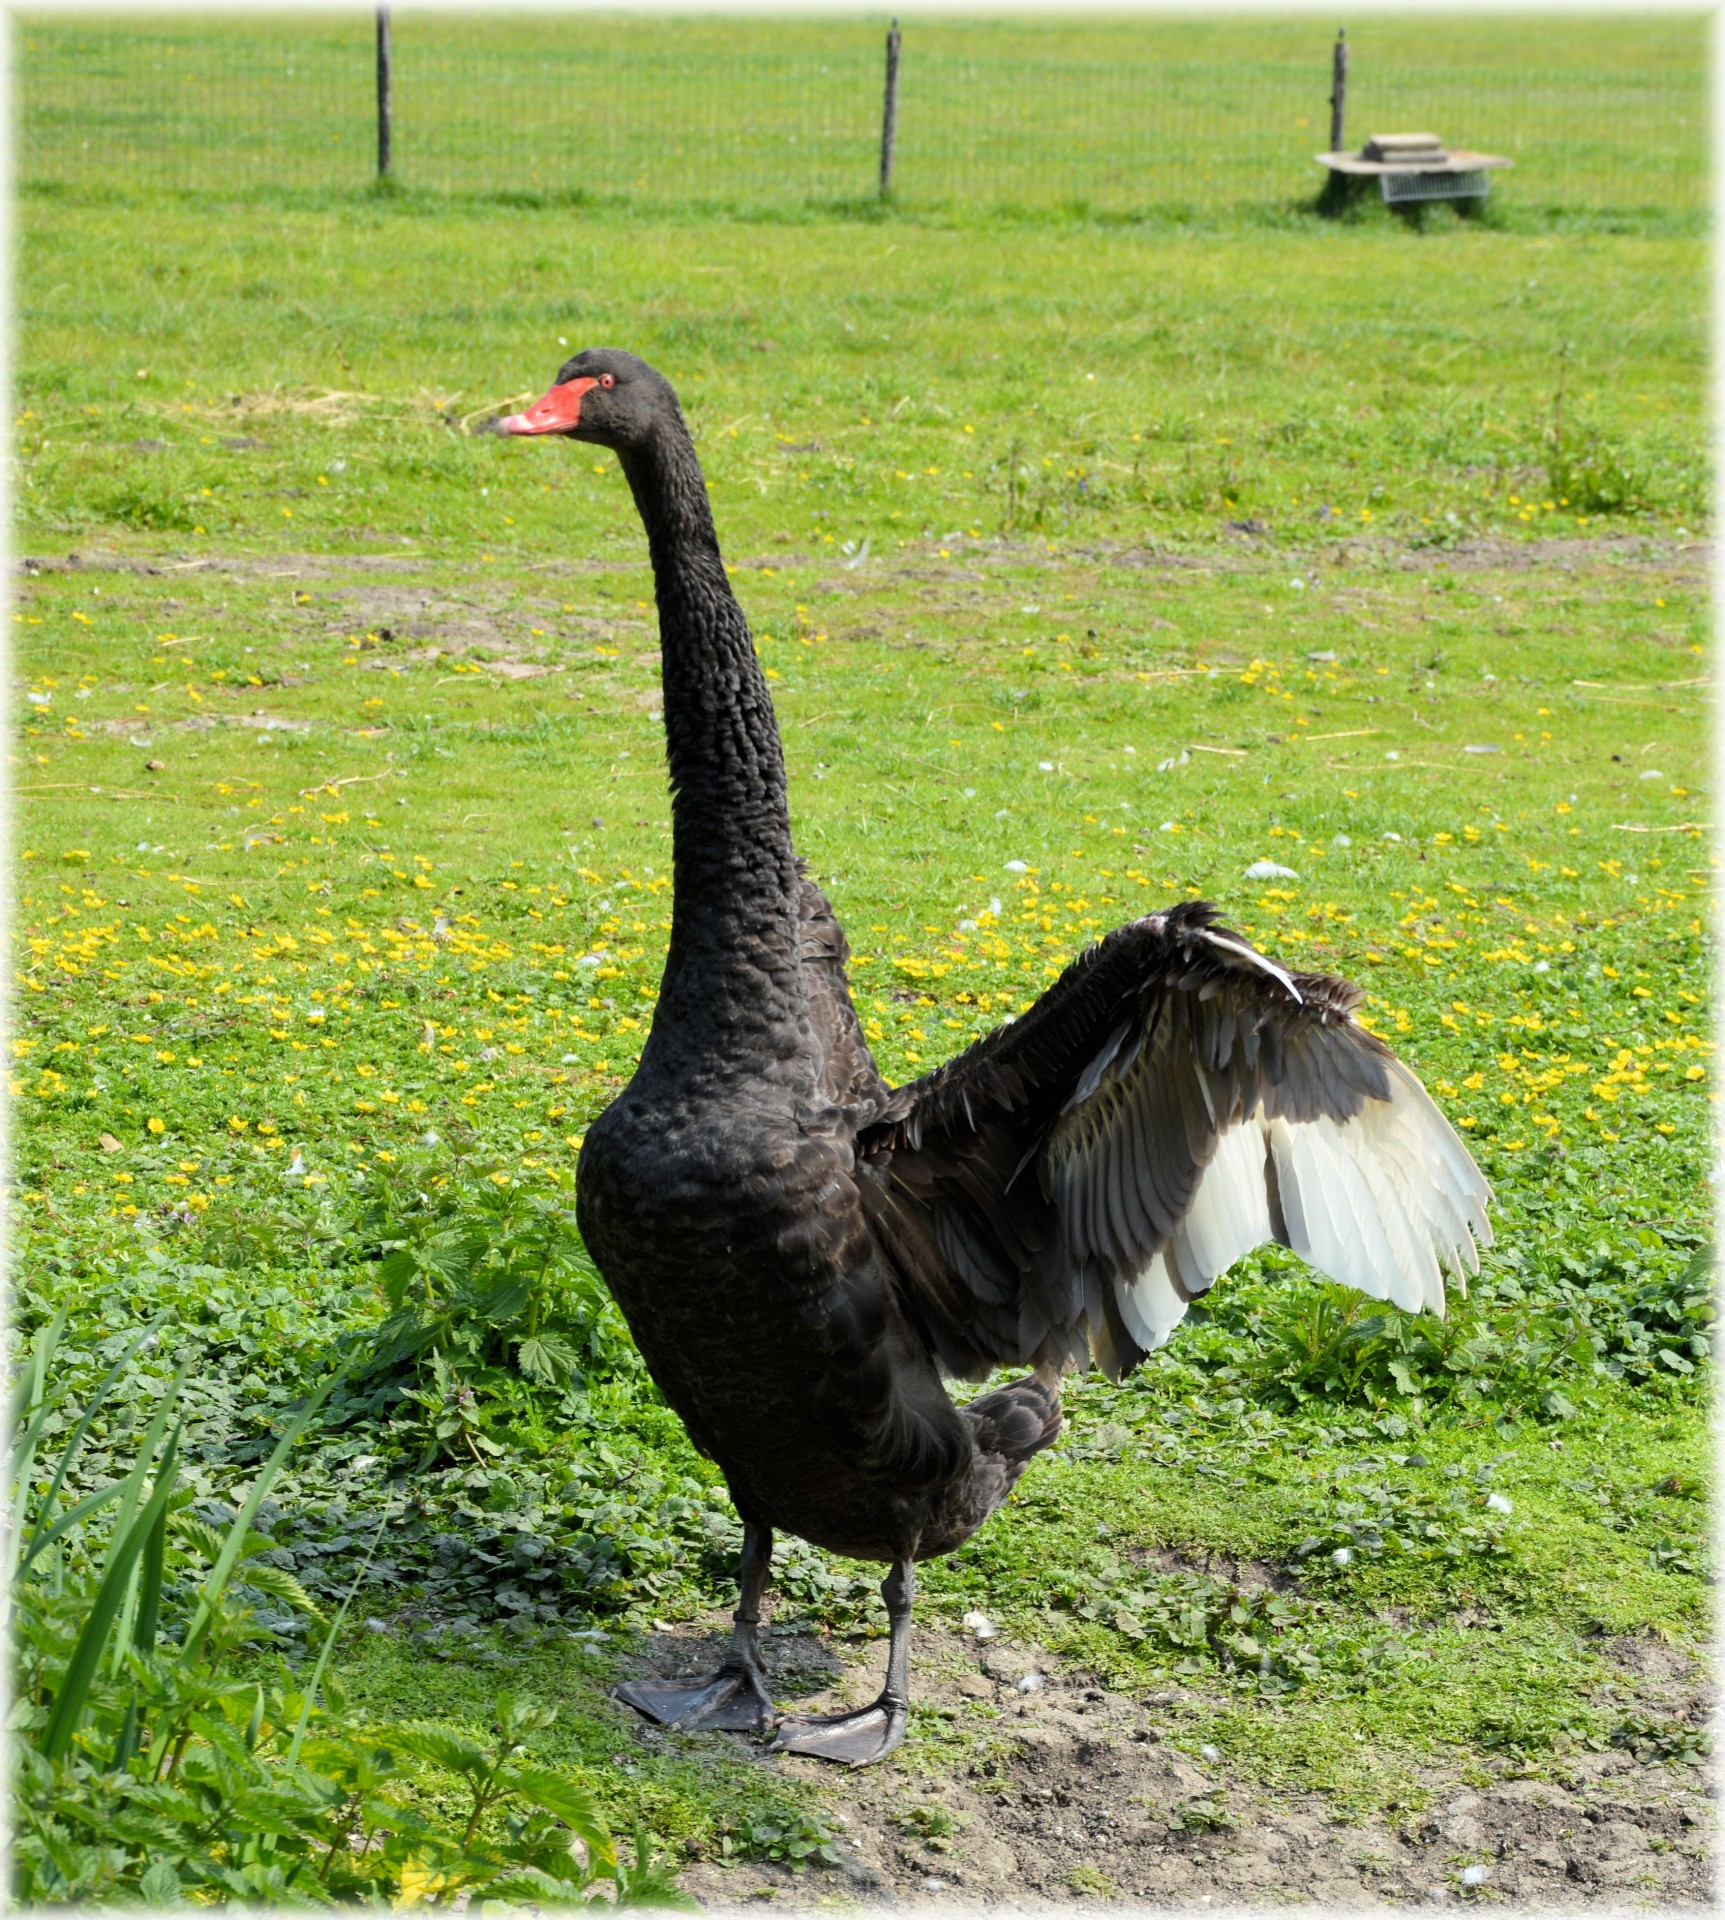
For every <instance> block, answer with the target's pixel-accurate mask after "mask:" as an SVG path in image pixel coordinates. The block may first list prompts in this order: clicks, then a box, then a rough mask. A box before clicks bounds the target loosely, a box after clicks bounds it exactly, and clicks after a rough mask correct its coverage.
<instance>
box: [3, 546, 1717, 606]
mask: <svg viewBox="0 0 1725 1920" xmlns="http://www.w3.org/2000/svg"><path fill="white" fill-rule="evenodd" d="M1265 532H1266V534H1269V535H1277V534H1280V535H1281V536H1282V538H1280V539H1275V540H1266V539H1265V538H1264V536H1263V535H1249V534H1244V533H1238V532H1235V533H1231V534H1230V536H1229V538H1228V540H1227V542H1226V544H1218V545H1216V546H1207V547H1203V548H1193V549H1189V550H1179V551H1175V550H1163V549H1160V548H1155V547H1145V546H1134V545H1121V544H1118V543H1115V542H1111V541H1108V542H1096V543H1088V544H1085V545H1078V544H1076V543H1074V544H1068V545H1063V546H1061V547H1060V548H1058V550H1056V551H1054V552H1052V553H1051V552H1050V550H1049V548H1048V547H1047V545H1046V543H1044V542H1043V541H1041V540H1037V539H1019V538H1015V537H1013V536H1011V535H1004V536H1001V535H990V536H988V537H986V538H982V539H975V540H972V539H961V540H958V541H949V542H940V541H936V540H927V541H923V542H921V543H919V544H917V545H915V546H912V547H907V548H902V549H900V548H895V549H893V551H892V552H890V553H885V552H883V553H881V554H877V555H874V556H872V557H871V559H870V560H869V561H868V562H865V563H864V565H863V566H861V567H860V568H857V569H855V570H851V569H848V568H843V567H842V563H841V562H840V560H839V559H838V557H837V556H835V555H834V554H833V553H831V552H823V553H801V552H784V553H760V554H743V555H740V556H738V557H735V558H733V559H732V561H731V566H732V569H733V571H735V572H737V573H746V572H750V571H753V570H755V569H757V568H762V567H772V568H775V569H777V570H779V571H783V570H785V569H787V568H803V567H810V566H825V567H829V568H832V569H833V572H832V574H831V577H830V578H828V579H824V580H822V581H821V582H820V583H819V586H818V587H817V589H816V590H817V591H827V592H842V593H843V592H856V591H866V590H871V589H873V588H875V587H877V586H878V585H879V583H880V579H881V578H882V576H883V574H886V575H892V576H894V577H897V576H900V575H904V574H907V573H909V574H914V575H915V576H916V577H917V578H918V579H923V580H927V579H935V580H939V579H942V578H950V579H956V580H970V579H974V578H975V577H976V576H975V575H974V574H972V573H970V572H969V571H968V569H970V568H972V567H974V566H977V565H979V564H980V565H987V564H988V563H990V562H997V563H999V562H1004V563H1006V564H1008V565H1010V566H1012V567H1015V568H1022V567H1035V566H1045V565H1050V564H1052V565H1054V566H1067V565H1069V564H1070V563H1071V562H1072V561H1074V560H1082V561H1088V562H1090V563H1092V564H1094V565H1099V566H1109V567H1129V568H1148V569H1151V570H1163V571H1169V572H1196V573H1256V572H1261V571H1262V570H1263V569H1264V568H1266V567H1285V566H1299V565H1304V566H1306V567H1307V568H1312V567H1317V568H1321V569H1323V570H1325V571H1335V570H1336V569H1339V568H1344V567H1362V566H1363V567H1394V568H1398V569H1400V570H1401V571H1403V572H1409V573H1424V572H1429V571H1434V570H1437V569H1442V568H1447V569H1451V570H1454V571H1457V572H1462V573H1489V572H1502V573H1528V572H1539V571H1543V570H1554V571H1557V572H1560V573H1561V572H1569V571H1573V570H1574V569H1576V568H1578V567H1587V566H1612V567H1623V566H1631V567H1646V568H1649V569H1651V570H1656V571H1659V572H1662V573H1684V574H1694V575H1697V576H1700V575H1705V574H1707V573H1709V572H1710V571H1711V568H1712V565H1713V543H1712V541H1711V540H1708V539H1703V538H1700V537H1698V536H1693V535H1692V536H1690V537H1689V538H1687V539H1678V538H1676V537H1675V536H1655V535H1652V534H1645V533H1602V534H1600V535H1598V536H1597V537H1592V538H1590V537H1587V536H1585V535H1568V534H1553V535H1552V536H1550V537H1549V538H1543V539H1529V540H1513V539H1510V538H1508V537H1507V536H1504V535H1499V534H1486V535H1483V536H1480V537H1477V538H1469V539H1460V540H1456V541H1454V542H1453V543H1451V544H1448V545H1444V544H1433V545H1431V546H1413V547H1410V546H1405V545H1403V544H1402V543H1401V542H1399V541H1397V540H1394V539H1392V538H1390V537H1388V536H1385V535H1375V534H1349V535H1348V536H1347V537H1346V538H1345V539H1338V540H1336V541H1333V542H1327V543H1325V544H1324V545H1323V546H1319V547H1314V546H1310V545H1308V544H1306V543H1305V542H1304V541H1303V540H1302V539H1301V538H1300V537H1299V533H1298V532H1296V531H1295V530H1291V529H1278V528H1274V527H1271V528H1267V529H1266V530H1265ZM1290 534H1291V535H1292V537H1291V538H1290V537H1289V536H1290ZM1284 542H1285V544H1284ZM943 544H944V545H946V546H947V547H948V548H949V549H950V552H951V556H952V563H956V564H952V563H949V564H946V565H943V564H942V563H941V562H939V561H938V559H937V558H936V554H937V551H938V549H939V547H940V546H941V545H943ZM644 561H645V556H644V555H642V556H640V557H638V558H637V557H629V558H620V559H615V560H611V559H586V558H584V559H580V560H546V561H536V562H533V563H532V564H531V565H529V566H527V567H525V568H522V567H518V566H514V565H512V566H510V567H509V568H508V569H507V570H506V577H508V578H514V577H516V576H518V575H519V574H520V573H521V572H523V571H525V572H529V573H535V574H543V575H546V576H550V577H556V576H559V575H562V576H567V577H569V578H572V579H573V578H581V577H583V576H592V575H596V574H612V573H618V572H630V571H639V570H640V568H641V566H642V565H643V564H644ZM430 564H431V563H430V562H429V561H428V560H427V559H426V558H425V556H424V554H423V552H422V551H421V550H420V549H418V548H407V549H404V550H403V551H401V552H399V553H395V552H391V551H390V550H389V549H388V548H385V549H384V550H383V551H382V552H380V553H373V554H360V553H342V554H306V553H282V554H269V555H238V554H224V555H221V556H219V557H217V556H213V555H212V556H208V557H205V556H190V555H180V556H172V555H159V556H152V557H151V558H149V559H143V558H140V557H138V556H136V555H131V554H121V553H116V552H113V551H111V550H96V551H92V552H87V553H86V552H75V553H68V554H65V555H60V556H54V557H48V556H43V555H33V556H32V555H26V556H24V557H22V558H20V559H19V560H18V561H17V563H16V565H17V568H18V571H19V572H20V573H21V574H23V575H25V576H29V575H32V574H44V573H143V574H170V573H225V574H228V575H231V576H232V577H233V578H235V579H243V578H261V579H324V578H340V577H341V576H343V575H352V574H355V573H371V574H378V573H402V574H411V573H414V572H416V571H419V570H421V569H423V568H424V567H426V566H428V565H430ZM370 617H373V618H376V617H378V616H376V615H373V616H370ZM382 617H385V618H387V615H383V616H382Z"/></svg>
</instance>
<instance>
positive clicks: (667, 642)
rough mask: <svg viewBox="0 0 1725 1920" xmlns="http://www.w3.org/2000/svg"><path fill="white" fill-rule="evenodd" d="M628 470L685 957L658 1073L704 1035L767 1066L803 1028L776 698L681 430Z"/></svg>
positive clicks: (640, 448)
mask: <svg viewBox="0 0 1725 1920" xmlns="http://www.w3.org/2000/svg"><path fill="white" fill-rule="evenodd" d="M620 457H621V459H622V462H623V471H624V473H625V475H626V476H627V477H628V481H629V485H630V488H631V490H632V491H633V493H634V495H635V504H636V506H637V507H638V508H639V509H640V513H641V518H642V521H643V522H644V523H645V525H646V529H647V544H648V548H649V551H650V552H651V555H652V561H653V578H654V583H655V587H656V589H657V595H658V602H659V638H660V650H661V654H662V658H663V673H664V697H665V742H666V750H667V754H668V757H669V761H670V772H671V827H672V851H673V866H674V873H675V893H674V897H673V907H672V920H671V946H670V953H669V955H668V957H667V960H666V965H665V978H664V982H663V985H662V987H661V989H660V998H659V1011H658V1015H657V1016H656V1017H655V1021H654V1038H653V1041H652V1042H650V1044H649V1050H648V1052H649V1058H651V1057H652V1056H659V1059H658V1060H657V1061H656V1062H655V1063H656V1064H669V1063H668V1062H665V1061H664V1060H663V1054H664V1051H665V1048H666V1046H667V1044H669V1043H667V1042H665V1041H662V1040H661V1039H660V1036H661V1035H676V1036H678V1039H677V1042H676V1044H677V1045H679V1046H684V1047H686V1046H688V1045H689V1044H691V1041H690V1036H698V1038H699V1043H700V1045H701V1046H702V1047H703V1048H704V1049H705V1050H706V1051H707V1053H708V1055H709V1056H710V1057H711V1058H713V1059H714V1060H722V1059H724V1058H726V1057H731V1058H734V1059H736V1060H738V1061H743V1062H748V1063H751V1064H752V1065H753V1066H754V1067H757V1068H759V1067H767V1066H768V1065H769V1062H770V1061H772V1060H773V1059H775V1058H777V1057H781V1056H782V1057H788V1056H790V1055H792V1054H794V1053H795V1052H796V1051H797V1031H796V1030H797V1027H798V1025H799V1023H800V1019H801V1017H802V1015H803V1013H804V1002H803V994H802V986H801V961H800V958H799V947H800V936H799V925H798V923H799V895H800V891H801V882H800V879H799V876H798V873H797V866H796V858H795V855H794V853H793V852H792V848H791V823H790V811H789V808H788V806H787V803H786V798H785V762H784V754H783V751H782V749H781V747H780V744H779V731H778V727H777V724H776V723H775V721H774V719H773V704H772V699H771V697H770V695H769V694H768V692H767V683H766V680H765V677H764V676H763V675H762V672H761V668H760V662H759V661H758V660H757V659H756V657H755V648H754V642H753V640H752V639H751V637H750V634H749V627H748V622H747V620H746V619H745V618H744V616H743V610H742V608H741V607H740V606H739V605H738V604H737V600H736V596H735V595H734V594H733V593H732V592H731V588H730V583H729V582H728V581H727V579H726V577H725V569H724V564H723V562H722V561H721V559H720V557H719V542H718V536H717V534H716V533H715V531H714V528H713V516H712V510H711V508H710V507H709V505H708V503H707V489H706V482H705V481H704V479H703V478H702V475H701V468H700V463H699V461H698V460H697V459H696V457H695V449H694V446H693V445H692V443H691V442H690V440H689V437H688V431H687V429H686V428H685V427H684V425H683V423H682V420H681V419H680V418H676V419H674V420H667V421H666V422H665V423H664V424H663V426H662V427H661V428H660V429H659V430H658V431H657V432H656V433H655V434H654V435H653V437H652V439H651V440H650V441H649V442H647V443H646V444H645V445H637V446H634V447H631V448H629V449H626V450H625V451H623V452H622V454H621V456H620ZM649 1058H644V1059H643V1062H642V1065H643V1069H645V1068H646V1067H647V1066H648V1064H649ZM769 1070H770V1068H769Z"/></svg>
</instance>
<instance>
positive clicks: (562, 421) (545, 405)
mask: <svg viewBox="0 0 1725 1920" xmlns="http://www.w3.org/2000/svg"><path fill="white" fill-rule="evenodd" d="M598 384H599V382H598V381H597V380H566V381H565V382H564V383H563V385H562V386H560V387H553V388H552V389H551V391H550V392H549V393H548V394H546V396H545V398H544V399H543V400H535V401H534V403H533V404H532V406H530V407H529V408H528V409H527V411H526V412H525V413H510V414H505V415H504V417H503V418H502V419H501V420H499V421H498V423H497V431H498V432H499V433H571V432H573V431H574V429H575V427H576V426H577V425H578V424H579V423H580V419H581V396H582V395H583V394H584V393H585V392H586V391H587V389H588V388H589V387H596V386H598Z"/></svg>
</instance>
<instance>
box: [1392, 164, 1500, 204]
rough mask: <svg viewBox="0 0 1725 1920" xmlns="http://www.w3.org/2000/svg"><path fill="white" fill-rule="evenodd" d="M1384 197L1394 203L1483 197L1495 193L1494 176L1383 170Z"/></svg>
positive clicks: (1485, 173)
mask: <svg viewBox="0 0 1725 1920" xmlns="http://www.w3.org/2000/svg"><path fill="white" fill-rule="evenodd" d="M1378 178H1379V180H1380V181H1381V182H1382V183H1383V189H1384V199H1385V200H1386V201H1387V202H1389V204H1390V205H1391V206H1394V205H1395V204H1397V202H1399V201H1404V200H1483V199H1484V198H1485V196H1486V195H1487V194H1488V193H1490V192H1491V175H1490V174H1489V173H1487V172H1485V171H1484V170H1483V169H1481V170H1480V171H1479V172H1477V173H1380V174H1379V175H1378Z"/></svg>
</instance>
